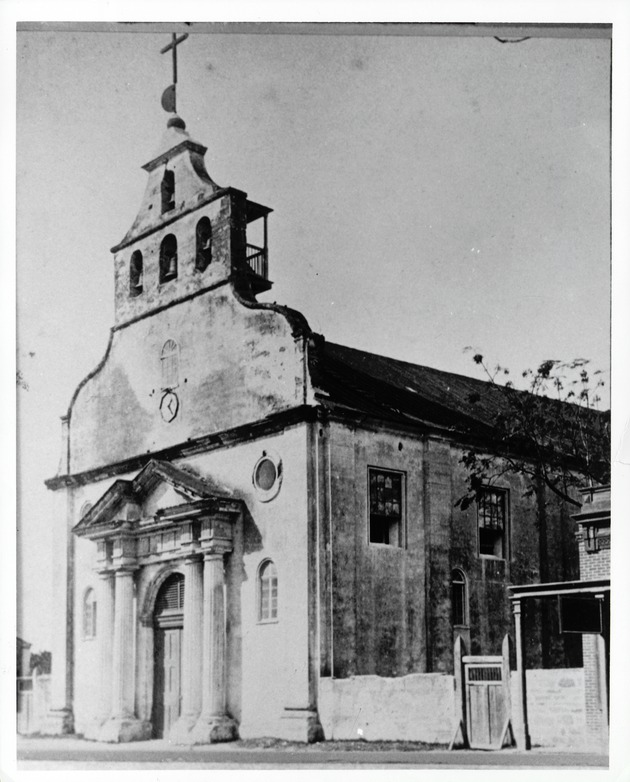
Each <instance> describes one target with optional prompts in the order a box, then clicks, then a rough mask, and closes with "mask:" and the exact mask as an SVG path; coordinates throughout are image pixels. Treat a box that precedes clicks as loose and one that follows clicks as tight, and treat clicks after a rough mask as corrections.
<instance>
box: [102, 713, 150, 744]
mask: <svg viewBox="0 0 630 782" xmlns="http://www.w3.org/2000/svg"><path fill="white" fill-rule="evenodd" d="M151 733H152V726H151V723H150V722H145V721H143V720H139V719H136V717H112V718H111V719H108V720H106V721H105V722H104V723H103V725H102V726H101V729H100V731H99V733H98V738H97V741H107V742H109V743H110V744H119V743H124V742H127V741H146V740H147V739H150V738H151Z"/></svg>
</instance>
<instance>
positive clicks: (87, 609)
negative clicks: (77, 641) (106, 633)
mask: <svg viewBox="0 0 630 782" xmlns="http://www.w3.org/2000/svg"><path fill="white" fill-rule="evenodd" d="M95 636H96V595H95V593H94V590H93V589H88V590H87V592H86V593H85V597H84V598H83V637H84V638H94V637H95Z"/></svg>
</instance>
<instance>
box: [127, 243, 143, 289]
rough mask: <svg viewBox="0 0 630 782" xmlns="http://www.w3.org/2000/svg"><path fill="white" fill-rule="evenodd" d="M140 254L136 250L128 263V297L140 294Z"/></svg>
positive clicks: (141, 270) (141, 269)
mask: <svg viewBox="0 0 630 782" xmlns="http://www.w3.org/2000/svg"><path fill="white" fill-rule="evenodd" d="M142 272H143V268H142V253H141V252H140V250H136V251H135V252H134V253H133V254H132V256H131V260H130V261H129V295H130V296H138V295H140V294H141V293H142Z"/></svg>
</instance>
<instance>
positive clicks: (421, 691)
mask: <svg viewBox="0 0 630 782" xmlns="http://www.w3.org/2000/svg"><path fill="white" fill-rule="evenodd" d="M454 692H455V690H454V681H453V677H452V676H446V675H442V674H435V673H425V674H411V675H408V676H401V677H398V678H395V679H391V678H385V677H381V676H352V677H350V678H347V679H333V678H330V677H326V678H322V679H320V681H319V715H320V719H321V722H322V727H323V729H324V735H325V737H326V739H328V740H332V739H338V740H351V739H355V740H356V739H359V738H363V739H366V740H367V741H378V740H382V741H425V742H427V743H435V744H448V743H449V742H450V740H451V739H452V738H453V733H454V729H455V724H454V717H453V714H454Z"/></svg>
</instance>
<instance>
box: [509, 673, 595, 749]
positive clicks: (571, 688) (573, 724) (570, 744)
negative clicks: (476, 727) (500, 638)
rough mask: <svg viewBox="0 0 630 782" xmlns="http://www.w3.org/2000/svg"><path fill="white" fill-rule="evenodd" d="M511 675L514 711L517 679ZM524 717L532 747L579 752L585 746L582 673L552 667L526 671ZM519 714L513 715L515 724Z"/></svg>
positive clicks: (513, 674) (515, 710)
mask: <svg viewBox="0 0 630 782" xmlns="http://www.w3.org/2000/svg"><path fill="white" fill-rule="evenodd" d="M516 676H517V674H516V672H515V671H513V672H512V680H511V688H512V703H513V704H514V707H515V708H514V712H517V709H516V704H517V703H518V701H517V689H516V687H517V679H516ZM527 717H528V722H529V735H530V738H531V742H532V746H533V747H535V746H540V747H562V748H575V749H583V748H584V746H585V744H586V739H587V733H586V716H585V701H584V670H583V669H582V668H553V669H544V670H531V671H527ZM518 721H519V715H518V714H517V713H515V714H514V722H515V723H516V724H517V723H518Z"/></svg>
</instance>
